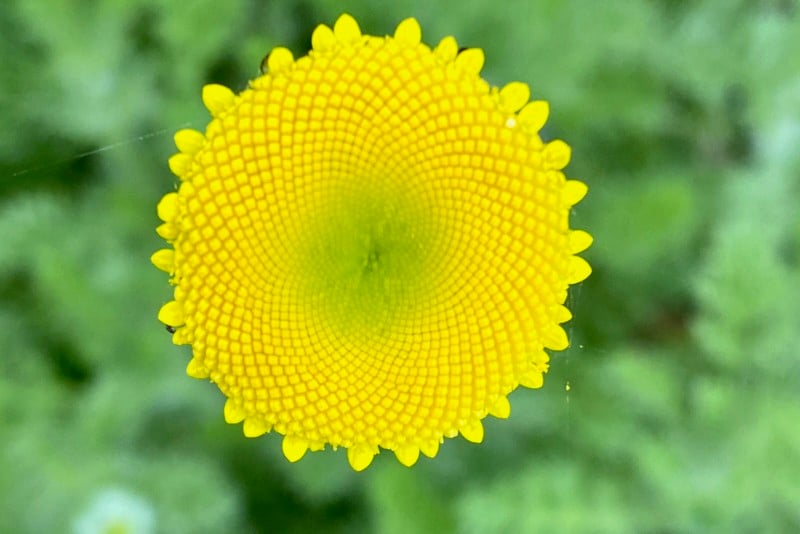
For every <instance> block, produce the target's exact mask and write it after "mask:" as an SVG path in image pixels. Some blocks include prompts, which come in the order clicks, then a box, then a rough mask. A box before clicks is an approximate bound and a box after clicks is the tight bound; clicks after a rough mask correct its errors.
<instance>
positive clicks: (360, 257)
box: [299, 183, 436, 337]
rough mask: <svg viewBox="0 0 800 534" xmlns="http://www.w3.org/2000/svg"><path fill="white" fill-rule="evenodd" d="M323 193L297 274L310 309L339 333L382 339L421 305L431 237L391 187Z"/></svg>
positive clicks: (424, 221)
mask: <svg viewBox="0 0 800 534" xmlns="http://www.w3.org/2000/svg"><path fill="white" fill-rule="evenodd" d="M372 185H374V186H376V187H374V188H369V187H363V186H360V187H359V188H357V189H355V190H348V189H344V190H342V191H337V192H336V193H335V194H332V195H330V197H331V198H329V199H328V201H326V202H322V203H321V205H320V206H319V207H317V208H316V209H314V212H313V214H312V216H311V217H310V219H312V220H311V222H310V224H309V225H308V227H307V234H306V235H305V236H304V239H305V246H304V247H301V249H302V250H303V253H302V254H301V256H300V266H299V268H300V269H301V270H302V271H303V274H304V276H303V279H304V280H307V284H308V285H307V287H306V288H305V290H306V291H308V294H309V296H310V297H311V298H312V299H313V301H314V307H313V309H319V310H321V314H322V315H323V317H322V319H323V320H324V321H325V322H326V323H327V324H328V325H329V326H331V327H332V328H333V329H334V330H336V331H338V333H339V334H343V335H347V336H352V335H357V336H358V337H363V336H364V335H365V334H366V335H368V336H374V335H378V336H382V335H384V334H387V333H388V331H389V327H390V326H391V325H397V324H398V319H399V318H400V317H401V315H402V314H404V313H409V312H413V310H415V309H416V307H417V306H420V305H423V304H422V303H423V301H424V298H423V296H424V290H425V289H426V288H429V287H430V285H429V279H430V275H429V274H426V273H429V272H430V268H429V260H430V258H431V251H432V245H433V244H434V238H435V236H436V232H434V231H433V228H432V226H433V225H432V219H433V218H432V217H431V215H430V213H429V211H428V210H426V209H425V207H424V203H423V202H420V201H419V199H417V198H413V197H414V195H409V194H408V193H407V192H404V191H402V190H400V189H401V188H399V187H397V186H396V184H391V185H389V186H386V184H385V183H384V184H375V183H373V184H372Z"/></svg>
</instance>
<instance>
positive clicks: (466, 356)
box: [152, 15, 591, 470]
mask: <svg viewBox="0 0 800 534" xmlns="http://www.w3.org/2000/svg"><path fill="white" fill-rule="evenodd" d="M311 40H312V50H311V51H310V52H309V54H308V55H307V56H305V57H302V58H300V59H295V58H294V57H293V56H292V53H291V52H290V51H289V50H287V49H286V48H276V49H274V50H273V51H272V52H271V53H270V55H269V57H268V59H267V72H266V73H265V74H264V75H262V76H260V77H259V78H257V79H255V80H253V81H252V82H251V83H250V86H249V88H248V89H246V90H244V91H242V92H241V93H240V94H238V95H235V94H234V93H233V92H231V91H230V90H229V89H227V88H225V87H222V86H220V85H207V86H205V87H204V88H203V102H204V103H205V105H206V107H207V108H208V109H209V111H210V112H211V115H212V117H213V119H212V120H211V122H210V124H209V125H208V127H207V128H206V131H205V133H201V132H198V131H194V130H181V131H179V132H178V133H177V134H176V135H175V142H176V145H177V147H178V150H179V153H178V154H176V155H175V156H173V157H172V158H171V159H170V161H169V165H170V168H171V169H172V171H173V172H174V173H175V174H176V175H177V176H178V177H179V178H180V186H179V187H178V190H177V192H172V193H168V194H167V195H165V196H164V198H163V199H162V200H161V202H160V203H159V204H158V214H159V217H160V218H161V219H162V220H163V221H164V223H163V224H162V225H161V226H159V227H158V233H159V235H161V236H162V237H163V238H164V239H166V240H167V241H168V242H169V243H170V244H171V245H172V248H168V249H164V250H160V251H158V252H156V253H155V254H154V255H153V258H152V260H153V263H154V264H155V265H156V266H157V267H158V268H160V269H162V270H164V271H166V272H168V273H170V275H171V282H172V284H173V285H174V286H175V294H174V300H172V301H170V302H168V303H167V304H165V305H164V306H163V307H162V308H161V310H160V312H159V315H158V316H159V319H160V320H161V321H162V322H164V323H165V324H167V325H168V326H171V327H174V329H175V332H174V334H173V340H174V342H175V343H177V344H189V345H191V346H192V350H193V357H192V359H191V361H190V363H189V366H188V374H189V375H190V376H192V377H195V378H210V379H211V381H212V382H214V383H216V384H217V386H218V387H219V388H220V390H222V392H223V393H224V394H225V395H226V396H227V402H226V403H225V409H224V415H225V420H226V421H227V422H229V423H239V422H242V421H243V422H244V425H243V427H244V434H245V435H246V436H248V437H254V436H259V435H261V434H264V433H266V432H269V431H270V430H275V431H277V432H278V433H280V434H283V435H284V438H283V452H284V454H285V455H286V457H287V458H288V459H289V460H290V461H297V460H299V459H300V458H301V457H302V456H303V455H304V454H305V452H306V451H307V450H319V449H322V448H324V447H325V446H326V444H330V445H332V446H333V447H334V448H336V447H346V448H347V456H348V459H349V461H350V464H351V466H352V467H353V468H354V469H356V470H362V469H364V468H366V467H367V466H368V465H369V464H370V462H371V461H372V458H373V456H374V455H375V454H377V453H378V451H379V448H384V449H389V450H392V451H394V453H395V455H396V456H397V458H398V460H399V461H400V462H402V463H403V464H405V465H409V466H410V465H413V464H414V463H415V462H416V461H417V459H418V457H419V453H420V452H422V453H423V454H426V455H427V456H430V457H433V456H435V455H436V453H437V451H438V449H439V444H440V443H441V442H442V440H443V438H444V437H454V436H456V435H458V433H461V434H462V435H463V436H464V437H465V438H466V439H468V440H469V441H473V442H480V441H481V440H482V439H483V426H482V424H481V420H482V419H483V418H484V417H486V416H487V415H493V416H495V417H501V418H505V417H508V415H509V413H510V406H509V402H508V399H507V395H508V394H509V393H510V392H511V391H513V390H514V389H515V388H516V387H517V386H519V385H522V386H526V387H530V388H538V387H540V386H541V385H542V374H543V373H545V372H546V371H547V365H548V364H547V362H548V355H547V353H546V352H545V350H544V349H552V350H562V349H564V348H566V347H567V345H568V341H567V336H566V334H565V332H564V330H563V329H562V328H561V327H560V326H559V325H560V324H561V323H564V322H565V321H568V320H569V319H570V317H571V314H570V312H569V310H568V309H567V308H566V307H564V306H563V304H564V302H565V300H566V296H567V288H568V285H569V284H575V283H577V282H580V281H581V280H583V279H584V278H586V277H587V276H588V275H589V273H590V272H591V269H590V267H589V265H588V263H587V262H586V261H585V260H583V259H582V258H580V257H577V256H575V254H576V253H578V252H581V251H582V250H584V249H586V248H587V247H588V246H589V245H590V243H591V237H590V236H589V234H587V233H586V232H583V231H580V230H570V229H569V222H568V218H569V212H570V208H571V207H572V206H573V205H574V204H575V203H577V202H578V201H579V200H580V199H581V198H582V197H583V196H584V194H585V193H586V186H585V185H584V184H583V183H581V182H578V181H574V180H567V179H566V178H565V177H564V174H563V173H562V172H561V169H562V168H563V167H564V166H565V165H566V164H567V162H568V160H569V157H570V149H569V147H568V146H567V145H566V144H565V143H564V142H563V141H558V140H557V141H552V142H549V143H543V142H542V141H541V139H540V138H539V136H538V132H539V130H540V128H541V127H542V125H543V124H544V122H545V120H546V119H547V115H548V104H547V103H546V102H544V101H532V102H530V103H529V102H528V99H529V96H530V94H529V89H528V87H527V85H525V84H523V83H519V82H512V83H509V84H508V85H506V86H505V87H503V88H502V89H498V88H495V87H491V86H490V85H489V84H487V83H486V82H485V81H484V80H483V79H481V77H480V70H481V68H482V66H483V60H484V56H483V52H482V51H481V50H480V49H477V48H469V49H466V50H462V51H459V49H458V45H457V44H456V41H455V39H454V38H452V37H446V38H444V39H443V40H442V41H441V42H440V43H439V45H438V46H436V47H435V48H434V49H431V48H429V47H428V46H426V45H424V44H422V43H421V31H420V27H419V24H418V23H417V21H416V20H414V19H406V20H404V21H403V22H401V23H400V25H399V26H398V27H397V29H396V31H395V33H394V35H393V36H387V37H374V36H369V35H362V33H361V31H360V29H359V27H358V24H357V23H356V21H355V20H354V19H353V18H352V17H351V16H349V15H342V16H341V17H340V18H339V19H338V20H337V21H336V23H335V25H334V26H333V28H329V27H328V26H324V25H321V26H319V27H317V28H316V30H315V31H314V33H313V35H312V39H311Z"/></svg>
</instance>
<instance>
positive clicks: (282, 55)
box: [267, 46, 294, 74]
mask: <svg viewBox="0 0 800 534" xmlns="http://www.w3.org/2000/svg"><path fill="white" fill-rule="evenodd" d="M293 63H294V55H293V54H292V51H291V50H289V49H288V48H284V47H282V46H278V47H276V48H273V49H272V52H270V53H269V57H268V58H267V68H268V69H269V71H270V72H271V73H273V74H275V73H278V72H281V71H284V70H287V69H288V68H289V67H291V66H292V64H293Z"/></svg>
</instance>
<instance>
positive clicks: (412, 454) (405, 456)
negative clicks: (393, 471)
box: [394, 445, 419, 467]
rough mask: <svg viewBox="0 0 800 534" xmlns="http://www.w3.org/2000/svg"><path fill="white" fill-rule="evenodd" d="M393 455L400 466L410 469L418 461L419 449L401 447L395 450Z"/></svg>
mask: <svg viewBox="0 0 800 534" xmlns="http://www.w3.org/2000/svg"><path fill="white" fill-rule="evenodd" d="M394 455H395V456H397V460H398V461H399V462H400V463H401V464H403V465H405V466H406V467H411V466H412V465H414V464H415V463H417V460H419V447H417V446H416V445H401V446H400V447H398V448H396V449H395V451H394Z"/></svg>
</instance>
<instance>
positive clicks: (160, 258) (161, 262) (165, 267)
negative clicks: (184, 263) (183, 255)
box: [150, 248, 175, 274]
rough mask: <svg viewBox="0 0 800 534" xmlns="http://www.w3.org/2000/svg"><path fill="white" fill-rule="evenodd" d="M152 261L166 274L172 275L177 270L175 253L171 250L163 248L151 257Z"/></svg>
mask: <svg viewBox="0 0 800 534" xmlns="http://www.w3.org/2000/svg"><path fill="white" fill-rule="evenodd" d="M150 261H151V262H153V265H155V266H156V267H157V268H158V269H160V270H162V271H164V272H165V273H169V274H172V271H173V270H174V269H175V251H174V250H173V249H171V248H162V249H161V250H157V251H155V252H154V253H153V255H152V256H150Z"/></svg>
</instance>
